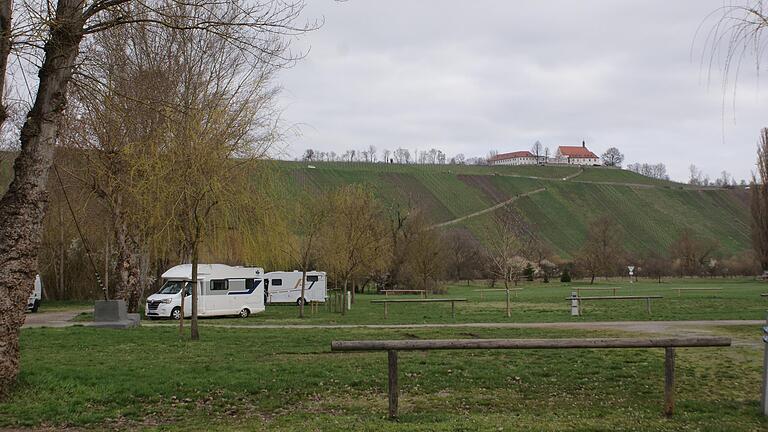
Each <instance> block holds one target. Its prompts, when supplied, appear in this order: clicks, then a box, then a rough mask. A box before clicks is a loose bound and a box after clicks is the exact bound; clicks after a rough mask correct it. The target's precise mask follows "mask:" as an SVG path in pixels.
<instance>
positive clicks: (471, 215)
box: [431, 188, 547, 228]
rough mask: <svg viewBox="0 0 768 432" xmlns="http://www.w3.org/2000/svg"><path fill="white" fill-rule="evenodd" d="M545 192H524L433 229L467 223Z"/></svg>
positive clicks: (538, 190)
mask: <svg viewBox="0 0 768 432" xmlns="http://www.w3.org/2000/svg"><path fill="white" fill-rule="evenodd" d="M545 190H547V188H539V189H535V190H532V191H530V192H524V193H521V194H520V195H515V196H514V197H512V198H510V199H508V200H506V201H502V202H500V203H498V204H495V205H493V206H491V207H488V208H486V209H483V210H480V211H476V212H474V213H470V214H468V215H464V216H462V217H460V218H456V219H453V220H449V221H447V222H441V223H439V224H436V225H432V226H431V228H442V227H444V226H448V225H454V224H457V223H459V222H463V221H465V220H467V219H470V218H473V217H477V216H480V215H483V214H486V213H490V212H492V211H495V210H498V209H500V208H502V207H504V206H506V205H507V204H511V203H513V202H515V201H517V200H519V199H520V198H523V197H527V196H530V195H534V194H537V193H539V192H544V191H545Z"/></svg>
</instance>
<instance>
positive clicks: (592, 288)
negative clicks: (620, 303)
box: [573, 287, 619, 296]
mask: <svg viewBox="0 0 768 432" xmlns="http://www.w3.org/2000/svg"><path fill="white" fill-rule="evenodd" d="M573 289H574V291H576V295H578V296H581V292H582V291H611V292H612V293H613V295H616V290H617V289H619V288H617V287H613V288H607V287H600V288H599V287H575V288H573Z"/></svg>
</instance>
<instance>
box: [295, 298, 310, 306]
mask: <svg viewBox="0 0 768 432" xmlns="http://www.w3.org/2000/svg"><path fill="white" fill-rule="evenodd" d="M302 304H307V299H305V298H302V297H299V298H298V299H296V306H301V305H302Z"/></svg>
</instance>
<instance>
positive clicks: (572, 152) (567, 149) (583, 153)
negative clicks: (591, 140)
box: [557, 146, 597, 159]
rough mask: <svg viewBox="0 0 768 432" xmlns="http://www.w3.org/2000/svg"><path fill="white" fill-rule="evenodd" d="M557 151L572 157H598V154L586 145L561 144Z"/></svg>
mask: <svg viewBox="0 0 768 432" xmlns="http://www.w3.org/2000/svg"><path fill="white" fill-rule="evenodd" d="M557 151H559V152H560V154H561V155H563V156H568V157H570V158H590V159H592V158H594V159H597V155H595V154H594V153H592V152H591V151H589V150H588V149H587V148H586V147H582V146H560V147H558V148H557Z"/></svg>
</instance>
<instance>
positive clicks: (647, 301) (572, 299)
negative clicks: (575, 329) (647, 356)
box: [566, 295, 664, 315]
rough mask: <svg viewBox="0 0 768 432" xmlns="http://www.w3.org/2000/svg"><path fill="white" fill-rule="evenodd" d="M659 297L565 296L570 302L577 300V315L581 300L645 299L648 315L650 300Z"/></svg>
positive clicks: (658, 296)
mask: <svg viewBox="0 0 768 432" xmlns="http://www.w3.org/2000/svg"><path fill="white" fill-rule="evenodd" d="M660 298H664V296H660V295H647V296H642V295H629V296H594V297H579V296H575V297H573V296H571V297H568V298H566V300H569V301H571V302H572V301H574V300H575V301H576V302H577V307H578V310H579V315H581V310H582V307H581V302H582V301H588V300H645V309H646V311H647V312H648V315H650V314H651V300H652V299H660Z"/></svg>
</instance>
